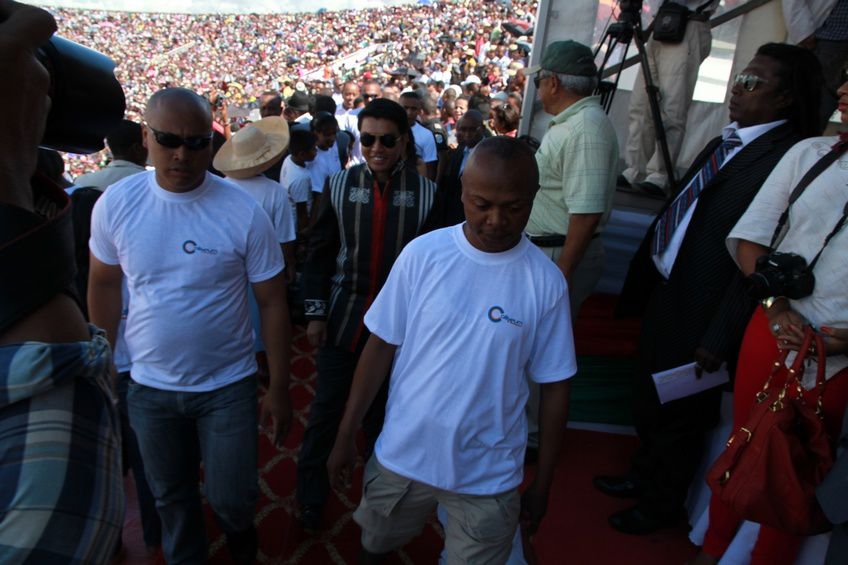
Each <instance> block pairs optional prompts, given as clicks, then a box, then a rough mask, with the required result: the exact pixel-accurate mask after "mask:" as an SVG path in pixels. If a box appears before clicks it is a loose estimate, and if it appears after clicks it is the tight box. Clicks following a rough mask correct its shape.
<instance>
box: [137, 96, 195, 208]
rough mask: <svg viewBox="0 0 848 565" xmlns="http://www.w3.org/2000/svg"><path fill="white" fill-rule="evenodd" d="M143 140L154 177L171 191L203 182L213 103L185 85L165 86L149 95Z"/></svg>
mask: <svg viewBox="0 0 848 565" xmlns="http://www.w3.org/2000/svg"><path fill="white" fill-rule="evenodd" d="M144 119H145V121H146V122H147V123H146V125H145V127H144V129H142V141H143V143H144V147H146V148H147V151H148V156H149V159H150V162H151V163H152V164H153V167H154V168H155V169H156V181H157V182H158V183H159V186H161V187H162V188H163V189H165V190H168V191H171V192H188V191H189V190H194V189H195V188H197V187H198V186H200V185H201V184H202V183H203V180H204V179H205V177H206V169H207V167H209V164H210V163H211V162H212V145H211V143H210V141H211V139H212V107H211V106H210V105H209V102H208V101H207V100H206V99H205V98H203V97H202V96H199V95H198V94H197V93H195V92H192V91H191V90H187V89H185V88H166V89H165V90H160V91H159V92H157V93H156V94H154V95H153V96H151V97H150V100H149V101H148V103H147V110H146V111H145V112H144Z"/></svg>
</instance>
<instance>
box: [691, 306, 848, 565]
mask: <svg viewBox="0 0 848 565" xmlns="http://www.w3.org/2000/svg"><path fill="white" fill-rule="evenodd" d="M778 353H779V351H778V348H777V342H776V340H775V338H774V336H773V335H772V334H771V331H770V330H769V325H768V318H766V315H765V313H764V312H763V310H762V309H761V308H757V311H756V312H755V313H754V315H753V316H752V317H751V321H750V322H749V323H748V328H747V329H746V330H745V337H744V338H743V339H742V348H741V350H740V352H739V364H738V366H737V368H736V382H735V384H734V387H733V429H734V430H735V429H737V428H739V426H742V425H744V424H745V422H746V421H747V420H748V416H749V415H750V412H751V408H752V407H753V405H754V396H755V395H756V394H757V393H758V392H759V391H760V390H761V389H762V387H763V384H765V382H766V379H767V378H768V376H769V374H770V373H771V370H772V366H773V364H774V361H775V359H776V358H777V356H778ZM787 374H788V371H781V372H779V373H778V374H776V375H775V376H774V379H773V380H772V385H773V386H775V385H776V386H780V385H782V384H783V383H784V382H785V380H786V376H787ZM846 375H848V369H846V370H843V371H840V372H839V373H837V374H836V375H834V376H833V377H832V378H831V379H830V380H828V381H827V384H826V385H825V388H824V398H823V405H822V409H823V411H824V422H825V426H826V427H827V430H828V433H829V434H830V437H831V438H832V439H835V438H838V437H839V434H840V432H841V429H842V415H843V413H844V412H845V404H846V401H848V377H846ZM812 394H815V393H812ZM742 520H743V519H742V517H740V516H739V515H737V514H736V513H735V512H734V511H733V510H731V509H730V508H729V507H727V506H726V505H725V504H724V503H722V502H721V501H719V500H718V499H717V498H716V497H712V498H711V499H710V527H709V529H708V530H707V533H706V536H705V537H704V547H703V549H704V552H705V553H707V554H709V555H712V556H713V557H721V556H722V555H724V552H725V551H726V550H727V547H728V546H729V545H730V542H731V541H733V537H734V536H735V535H736V530H737V528H738V527H739V525H740V524H741V523H742ZM803 540H804V538H803V537H801V536H796V535H793V534H788V533H786V532H781V531H780V530H777V529H775V528H771V527H769V526H765V525H763V526H760V533H759V535H758V537H757V542H756V544H755V545H754V549H753V550H752V551H751V565H792V564H793V563H795V557H796V555H797V554H798V549H799V548H800V546H801V542H802V541H803Z"/></svg>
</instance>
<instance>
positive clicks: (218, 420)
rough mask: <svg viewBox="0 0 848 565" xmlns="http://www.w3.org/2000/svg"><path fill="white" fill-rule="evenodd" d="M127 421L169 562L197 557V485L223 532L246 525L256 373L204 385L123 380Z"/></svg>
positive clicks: (202, 539)
mask: <svg viewBox="0 0 848 565" xmlns="http://www.w3.org/2000/svg"><path fill="white" fill-rule="evenodd" d="M127 403H128V404H129V412H130V422H131V424H132V427H133V430H135V433H136V436H137V438H138V443H139V447H140V448H141V455H142V458H143V459H144V464H145V474H146V475H147V482H148V484H149V485H150V489H151V490H152V491H153V496H154V497H155V498H156V509H157V510H158V511H159V516H160V517H161V519H162V549H163V552H164V554H165V558H166V560H167V561H168V563H169V564H171V565H173V564H175V563H205V562H206V558H207V553H208V550H207V547H206V535H205V526H204V520H203V512H202V509H201V502H200V492H199V490H198V480H199V474H198V468H199V464H200V460H201V458H202V459H203V470H204V485H205V486H204V493H205V495H206V499H207V500H208V501H209V504H210V505H211V506H212V509H213V510H214V511H215V516H216V517H217V519H218V523H219V525H220V527H221V529H222V530H223V531H224V533H225V534H227V535H228V536H229V535H233V534H238V533H242V532H245V531H247V530H249V529H250V528H252V526H253V516H254V512H255V507H256V500H257V497H258V494H259V487H258V471H257V459H258V454H257V451H258V445H257V444H258V435H257V425H258V416H257V404H256V377H255V376H250V377H247V378H245V379H242V380H240V381H238V382H235V383H233V384H230V385H227V386H225V387H223V388H220V389H217V390H213V391H210V392H175V391H166V390H158V389H155V388H151V387H148V386H144V385H141V384H138V383H136V382H131V383H130V385H129V392H128V394H127Z"/></svg>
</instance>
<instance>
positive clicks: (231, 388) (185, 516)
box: [88, 88, 291, 563]
mask: <svg viewBox="0 0 848 565" xmlns="http://www.w3.org/2000/svg"><path fill="white" fill-rule="evenodd" d="M145 121H146V125H145V128H144V131H143V135H144V137H143V139H144V144H145V147H147V149H148V152H149V155H150V160H151V162H152V163H153V165H154V167H155V171H152V172H148V173H140V174H138V175H134V176H132V177H128V178H126V179H123V180H121V181H120V182H118V183H116V184H114V185H112V186H111V187H110V188H109V190H108V191H106V192H105V193H104V195H103V196H102V197H101V198H100V199H99V200H98V202H97V205H96V206H95V209H94V214H93V216H92V229H91V240H90V244H89V246H90V249H91V273H90V277H89V287H88V297H89V311H90V313H91V321H92V322H93V323H94V324H96V325H98V326H100V327H102V328H104V329H105V330H106V333H107V336H108V338H109V341H110V342H111V343H113V344H114V340H115V335H116V333H117V329H118V324H119V322H120V318H121V281H122V278H123V276H124V275H126V281H127V288H128V291H129V303H130V304H131V305H132V306H131V308H130V310H129V315H128V318H127V321H126V331H125V333H124V338H125V340H126V345H127V350H128V353H129V357H130V362H131V363H132V373H131V377H132V382H131V383H130V385H129V391H128V398H127V402H128V404H129V413H130V422H131V424H132V427H133V430H134V431H135V433H136V435H137V437H138V441H139V446H140V448H141V453H142V457H143V459H144V462H145V469H146V474H147V478H148V481H149V483H150V487H151V490H152V491H153V495H154V496H155V498H156V507H157V510H158V511H159V515H160V517H161V519H162V534H163V535H162V546H163V550H164V553H165V558H166V560H167V561H168V562H169V563H176V562H185V563H201V562H205V561H206V557H207V553H208V550H207V547H206V539H205V526H204V520H203V512H202V508H201V502H200V495H199V492H198V488H197V484H198V479H199V477H198V469H199V463H200V460H201V458H202V460H203V467H204V484H205V488H204V494H205V496H206V498H207V500H208V501H209V502H210V504H211V506H212V508H213V510H214V511H215V513H216V515H217V517H218V523H219V525H220V527H221V529H222V530H223V531H224V533H225V534H226V536H227V545H228V547H229V549H230V554H231V556H232V558H233V561H234V562H236V563H253V561H254V559H255V555H256V550H257V545H258V544H257V539H256V531H255V530H254V528H253V517H254V508H255V504H256V499H257V496H258V481H257V478H258V477H257V459H258V454H257V452H258V445H257V444H258V442H257V435H256V429H257V410H256V380H255V376H254V375H255V373H256V362H255V360H254V356H253V339H252V337H253V336H252V332H251V329H250V319H249V316H248V309H247V285H248V283H250V284H251V287H252V289H253V292H254V293H255V295H256V300H257V302H258V304H259V310H260V313H261V317H262V330H263V331H262V333H263V337H264V339H265V342H266V344H267V349H268V351H267V353H268V362H269V366H270V373H271V375H270V385H269V390H268V393H267V394H266V395H265V397H264V398H263V400H262V412H263V419H264V417H265V415H266V414H269V415H271V416H272V417H273V419H274V427H273V434H272V436H273V437H272V441H273V442H274V443H275V444H276V445H280V444H281V443H282V441H283V440H284V439H285V436H286V433H287V431H288V428H289V426H290V423H291V402H290V399H289V393H288V379H289V369H288V350H289V345H290V341H291V340H290V335H289V322H288V309H287V305H286V298H285V280H284V278H283V274H282V271H283V267H284V263H283V257H282V253H281V252H280V246H279V244H278V243H277V241H276V237H275V234H274V229H273V227H272V226H271V221H270V220H269V219H268V216H267V215H266V214H265V212H264V211H263V210H262V208H261V207H260V206H259V204H258V203H257V202H256V201H255V200H254V199H253V197H252V196H250V194H248V193H246V192H245V191H243V190H239V189H238V188H236V187H234V186H233V185H232V184H230V183H229V182H227V181H225V180H222V179H220V178H218V177H215V176H213V175H210V174H208V173H207V172H206V169H207V167H208V166H209V164H210V162H211V157H212V148H211V143H210V142H211V138H212V133H211V131H212V115H211V111H210V106H209V103H208V102H207V101H206V100H205V99H203V98H202V97H200V96H198V95H197V94H195V93H194V92H192V91H190V90H185V89H181V88H169V89H165V90H161V91H159V92H157V93H156V94H154V95H153V96H152V97H151V98H150V101H149V102H148V106H147V110H146V112H145Z"/></svg>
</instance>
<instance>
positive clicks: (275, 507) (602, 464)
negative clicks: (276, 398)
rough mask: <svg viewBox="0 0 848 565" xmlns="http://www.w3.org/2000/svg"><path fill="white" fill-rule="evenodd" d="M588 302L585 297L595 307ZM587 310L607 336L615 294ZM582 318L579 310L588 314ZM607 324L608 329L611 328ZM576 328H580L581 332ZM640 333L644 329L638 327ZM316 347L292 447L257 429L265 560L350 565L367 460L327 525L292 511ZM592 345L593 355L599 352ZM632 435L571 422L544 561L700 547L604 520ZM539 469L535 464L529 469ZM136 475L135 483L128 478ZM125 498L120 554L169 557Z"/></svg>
mask: <svg viewBox="0 0 848 565" xmlns="http://www.w3.org/2000/svg"><path fill="white" fill-rule="evenodd" d="M589 304H590V303H587V306H589ZM594 304H595V306H596V307H597V309H595V308H592V309H589V310H588V311H587V312H584V313H583V314H591V313H592V312H595V313H596V314H593V315H592V316H591V318H590V319H593V321H591V323H590V324H589V326H590V327H591V330H590V329H589V328H588V327H587V326H586V324H584V325H583V326H582V327H583V328H585V329H584V330H583V333H584V335H586V334H587V333H594V332H598V333H596V335H602V336H609V335H610V334H609V331H608V328H609V326H610V324H609V320H607V322H606V324H604V323H603V322H602V321H601V320H600V319H601V318H603V317H604V314H606V313H608V311H609V310H608V309H609V307H610V304H611V303H610V302H609V301H607V300H606V299H603V298H601V299H600V301H597V300H596V301H595V302H594ZM582 319H583V316H581V320H582ZM605 326H606V327H605ZM580 327H581V326H578V331H580ZM636 332H638V330H636ZM623 334H627V340H625V339H619V340H617V343H618V345H617V348H618V352H619V354H622V353H624V352H625V351H627V349H629V348H632V346H631V345H628V343H626V342H627V341H629V340H630V339H632V337H633V336H634V334H635V332H634V330H633V328H631V327H628V328H623V329H620V334H619V337H621V335H623ZM310 353H311V348H310V347H309V345H308V343H307V342H306V338H305V335H304V333H303V332H302V331H299V332H298V333H297V335H296V337H295V340H294V354H293V358H292V398H293V403H294V406H295V410H296V412H295V423H294V427H293V430H292V433H291V434H290V436H289V438H288V440H287V441H286V445H285V447H284V449H282V450H279V451H278V450H276V449H274V448H273V447H272V446H271V445H270V442H269V441H268V438H267V436H266V435H264V434H261V435H260V479H259V481H260V500H259V504H258V506H257V513H256V524H257V528H258V530H259V538H260V554H259V557H258V561H259V562H260V563H304V564H309V565H312V564H316V565H323V564H343V563H355V558H356V555H357V553H358V550H359V529H358V527H357V525H356V524H355V523H354V522H353V521H352V519H351V513H352V512H353V510H354V508H355V507H356V503H357V501H358V499H359V492H360V488H361V482H360V481H361V476H362V467H361V462H360V466H359V468H358V469H357V472H356V473H355V476H354V483H353V486H352V488H351V490H350V491H349V492H348V493H346V494H342V495H338V494H336V495H334V496H333V497H332V498H331V500H330V503H329V505H328V508H327V510H326V512H325V529H324V530H323V531H322V532H321V533H320V534H319V535H309V534H307V533H306V532H304V531H303V530H302V529H301V528H299V527H298V525H297V523H296V522H295V521H294V519H293V518H292V516H293V514H294V510H295V502H294V489H295V459H296V457H297V448H298V447H299V445H300V441H301V437H302V435H303V428H304V426H305V424H306V417H307V409H308V403H309V400H310V399H311V398H312V395H313V393H314V389H313V386H314V379H315V368H314V365H313V362H312V358H311V356H310ZM592 353H595V351H593V352H592ZM635 441H636V440H635V438H633V437H628V436H621V435H615V434H604V433H598V432H588V431H580V430H569V431H568V432H567V436H566V443H565V445H564V447H563V452H562V456H561V460H560V464H559V468H558V470H557V478H556V481H555V483H554V486H553V489H552V493H551V499H550V505H549V509H548V515H547V517H546V519H545V521H544V522H543V524H542V527H541V528H540V530H539V532H538V533H537V535H536V536H535V538H534V547H535V549H536V554H537V557H538V559H539V563H542V564H560V563H569V564H574V565H583V564H586V565H590V564H591V565H606V564H610V565H613V564H616V565H618V564H622V563H624V564H656V565H665V564H668V565H680V564H682V563H683V562H684V561H685V560H686V559H687V558H689V557H691V556H692V555H693V553H694V548H693V547H692V545H691V544H690V543H689V541H688V539H687V537H686V532H687V530H686V528H685V526H683V525H681V527H680V528H678V529H674V530H666V531H663V532H661V533H659V534H656V535H653V536H644V537H634V536H626V535H623V534H619V533H617V532H615V531H614V530H612V529H611V528H609V527H608V526H607V522H606V520H607V516H608V515H609V514H610V513H612V512H615V511H617V510H620V509H623V508H626V507H627V505H628V504H629V503H628V502H627V501H622V500H617V499H613V498H608V497H606V496H604V495H602V494H600V493H598V492H596V491H595V490H594V489H593V488H592V484H591V480H592V477H593V476H594V475H596V474H602V473H616V472H620V471H621V470H623V469H625V468H626V467H627V463H628V459H629V456H630V454H631V452H632V451H633V449H634V448H635ZM531 473H532V468H528V475H530V474H531ZM129 485H130V481H128V486H129ZM128 493H129V494H130V496H129V500H128V509H127V520H126V527H125V530H124V543H125V544H126V553H125V558H124V560H123V562H125V563H130V564H141V563H156V562H162V561H161V558H160V559H155V558H150V557H148V556H146V555H145V552H144V545H143V542H142V541H141V525H140V522H139V518H138V510H137V508H136V507H135V501H134V496H133V495H132V494H131V493H132V489H131V488H128ZM207 527H208V536H209V542H210V548H209V551H210V561H211V563H216V564H217V563H220V564H223V563H228V562H229V559H228V555H227V550H226V547H225V543H224V536H223V535H222V534H221V532H220V531H219V530H218V528H217V526H216V525H215V522H214V519H213V517H212V515H211V512H209V511H208V507H207ZM442 544H443V539H442V534H441V528H440V526H439V525H438V524H437V523H436V522H435V517H434V519H433V521H432V522H431V523H430V524H428V526H427V527H426V528H425V530H424V533H423V534H422V535H421V536H420V537H419V538H418V539H416V540H414V541H413V542H411V543H410V544H409V545H407V546H406V547H404V548H403V549H402V550H401V551H399V552H398V553H397V554H395V555H394V556H392V558H391V560H390V561H389V563H392V564H398V563H403V564H410V563H436V561H437V559H438V555H439V552H440V551H441V547H442Z"/></svg>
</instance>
